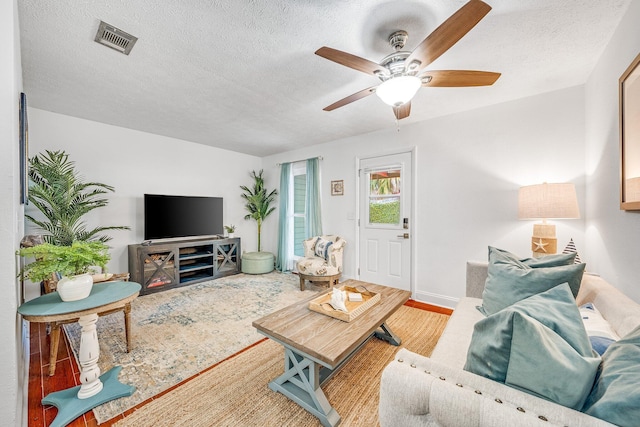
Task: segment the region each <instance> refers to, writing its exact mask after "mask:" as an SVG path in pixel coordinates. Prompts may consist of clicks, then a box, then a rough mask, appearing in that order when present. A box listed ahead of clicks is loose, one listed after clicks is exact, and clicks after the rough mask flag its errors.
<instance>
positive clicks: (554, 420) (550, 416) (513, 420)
mask: <svg viewBox="0 0 640 427" xmlns="http://www.w3.org/2000/svg"><path fill="white" fill-rule="evenodd" d="M379 419H380V426H381V427H394V426H408V427H410V426H458V427H465V426H486V427H494V426H507V425H510V426H516V425H517V426H541V427H542V426H546V427H548V426H566V425H574V426H582V427H587V426H588V427H604V426H608V427H611V426H612V424H609V423H607V422H605V421H602V420H600V419H598V418H594V417H591V416H588V415H586V414H583V413H581V412H578V411H575V410H573V409H570V408H566V407H564V406H560V405H558V404H555V403H552V402H549V401H547V400H543V399H540V398H538V397H535V396H532V395H529V394H527V393H524V392H522V391H519V390H516V389H513V388H511V387H507V386H506V385H504V384H501V383H498V382H495V381H492V380H489V379H487V378H484V377H481V376H478V375H475V374H472V373H470V372H467V371H464V370H461V369H456V368H452V367H449V366H447V365H445V364H442V363H439V362H437V361H435V360H433V359H430V358H428V357H424V356H421V355H419V354H416V353H413V352H411V351H409V350H407V349H401V350H400V351H399V352H398V353H397V354H396V356H395V358H394V360H393V361H392V362H391V363H389V365H387V367H386V368H385V369H384V371H383V372H382V379H381V382H380V405H379Z"/></svg>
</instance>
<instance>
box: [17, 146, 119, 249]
mask: <svg viewBox="0 0 640 427" xmlns="http://www.w3.org/2000/svg"><path fill="white" fill-rule="evenodd" d="M29 179H30V180H31V183H30V185H29V202H30V203H31V205H33V206H34V207H35V208H36V209H38V211H40V213H41V214H42V217H40V216H39V217H38V218H36V217H34V216H32V215H30V214H29V213H26V214H25V217H26V218H27V219H28V220H29V221H31V222H32V223H34V224H35V225H36V226H38V227H39V228H40V229H41V230H43V231H44V232H45V234H44V235H43V237H44V241H45V242H47V243H51V244H54V245H57V246H69V245H71V244H72V243H73V242H75V241H91V240H99V241H101V242H107V241H109V240H111V237H110V236H107V235H105V234H101V233H103V232H104V231H107V230H129V227H126V226H102V227H96V228H93V229H87V226H86V223H85V222H84V221H83V217H84V215H86V214H87V213H89V212H91V211H93V210H94V209H97V208H101V207H103V206H106V205H107V204H108V202H109V201H108V199H106V198H104V197H103V195H104V194H107V193H108V192H113V191H114V188H113V187H112V186H110V185H107V184H102V183H99V182H86V181H85V180H84V179H83V178H82V177H81V176H80V175H79V174H78V173H77V172H76V170H75V164H74V162H72V161H70V160H69V155H68V154H67V153H65V152H64V151H49V150H46V151H45V152H44V153H41V154H38V155H36V156H34V157H32V158H31V159H29Z"/></svg>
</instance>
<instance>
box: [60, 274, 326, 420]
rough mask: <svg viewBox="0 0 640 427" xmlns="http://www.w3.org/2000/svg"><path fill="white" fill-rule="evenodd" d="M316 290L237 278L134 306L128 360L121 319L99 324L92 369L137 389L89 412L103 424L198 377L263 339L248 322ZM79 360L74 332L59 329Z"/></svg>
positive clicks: (286, 280) (286, 281) (279, 277)
mask: <svg viewBox="0 0 640 427" xmlns="http://www.w3.org/2000/svg"><path fill="white" fill-rule="evenodd" d="M319 289H321V288H316V287H312V289H307V290H305V291H304V292H301V291H300V285H299V281H298V276H295V275H291V274H282V273H277V272H273V273H269V274H264V275H247V274H238V275H234V276H229V277H226V278H222V279H216V280H212V281H208V282H203V283H198V284H195V285H191V286H185V287H183V288H179V289H173V290H169V291H165V292H159V293H156V294H151V295H145V296H141V297H139V298H137V299H135V300H134V301H133V302H132V304H131V330H132V347H133V348H132V351H131V353H127V352H126V350H127V347H126V341H125V335H124V318H123V314H122V312H119V313H114V314H110V315H108V316H104V317H101V318H100V319H99V320H98V323H97V330H98V338H99V342H100V359H99V361H98V365H99V366H100V369H101V371H102V372H103V373H104V372H106V371H107V370H109V369H110V368H112V367H113V366H115V365H120V366H122V368H123V369H122V372H121V373H120V376H119V380H120V381H121V382H122V383H124V384H130V385H133V386H135V387H136V391H135V393H134V394H133V395H132V396H130V397H125V398H121V399H117V400H113V401H111V402H108V403H106V404H104V405H101V406H99V407H97V408H96V409H94V413H95V417H96V419H97V421H98V423H102V422H104V421H106V420H108V419H111V418H112V417H114V416H116V415H118V414H120V413H122V412H124V411H125V410H127V409H129V408H131V407H133V406H135V405H137V404H138V403H140V402H143V401H145V400H147V399H148V398H150V397H152V396H155V395H156V394H158V393H160V392H162V391H163V390H166V389H167V388H170V387H172V386H174V385H176V384H178V383H179V382H181V381H183V380H185V379H187V378H189V377H191V376H193V375H195V374H197V373H198V372H201V371H203V370H204V369H206V368H207V367H209V366H211V365H213V364H215V363H216V362H219V361H221V360H223V359H225V358H227V357H229V356H230V355H232V354H235V353H237V352H238V351H240V350H242V349H243V348H245V347H247V346H248V345H251V344H253V343H255V342H257V341H259V340H261V339H262V338H264V336H262V335H260V334H258V333H257V332H256V330H255V328H253V327H252V326H251V323H252V322H253V321H254V320H256V319H259V318H260V317H262V316H264V315H266V314H269V313H271V312H273V311H275V310H278V309H280V308H283V307H286V306H287V305H290V304H293V303H294V302H296V301H300V300H302V299H306V298H310V297H312V296H313V295H315V294H316V293H317V292H318V290H319ZM64 329H65V332H66V334H67V337H68V338H69V343H70V344H71V347H72V349H73V352H74V353H75V356H76V359H77V357H78V350H79V348H80V326H79V325H78V324H77V323H74V324H69V325H65V326H64Z"/></svg>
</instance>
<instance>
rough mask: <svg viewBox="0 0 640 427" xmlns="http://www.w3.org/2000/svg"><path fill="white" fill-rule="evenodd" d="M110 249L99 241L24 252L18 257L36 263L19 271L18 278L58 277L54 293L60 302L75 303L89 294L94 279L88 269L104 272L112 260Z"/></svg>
mask: <svg viewBox="0 0 640 427" xmlns="http://www.w3.org/2000/svg"><path fill="white" fill-rule="evenodd" d="M108 250H109V247H108V246H107V245H106V244H104V243H103V242H100V241H94V242H80V241H76V242H73V243H72V244H71V245H68V246H67V245H65V246H58V245H54V244H51V243H43V244H41V245H37V246H32V247H30V248H23V249H20V250H19V251H18V255H20V256H24V257H33V258H35V260H34V261H33V262H31V263H29V264H27V265H25V266H24V268H23V269H22V270H21V271H20V277H22V278H27V279H29V280H31V281H33V282H40V281H43V280H48V279H50V278H51V277H52V276H53V275H58V274H59V275H61V276H62V278H61V279H60V280H59V281H58V285H57V291H58V293H59V294H60V298H61V299H62V301H77V300H80V299H83V298H86V297H88V296H89V294H90V293H91V288H92V287H93V278H92V276H91V275H90V274H89V272H90V268H91V267H94V266H97V267H100V268H102V269H103V270H104V269H106V265H107V262H109V259H110V258H111V257H110V255H109V252H108Z"/></svg>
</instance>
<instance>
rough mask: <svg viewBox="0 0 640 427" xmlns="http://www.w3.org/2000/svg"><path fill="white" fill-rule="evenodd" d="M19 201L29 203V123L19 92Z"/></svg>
mask: <svg viewBox="0 0 640 427" xmlns="http://www.w3.org/2000/svg"><path fill="white" fill-rule="evenodd" d="M20 203H22V204H25V205H26V204H27V203H29V123H28V120H27V95H25V94H24V93H20Z"/></svg>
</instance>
